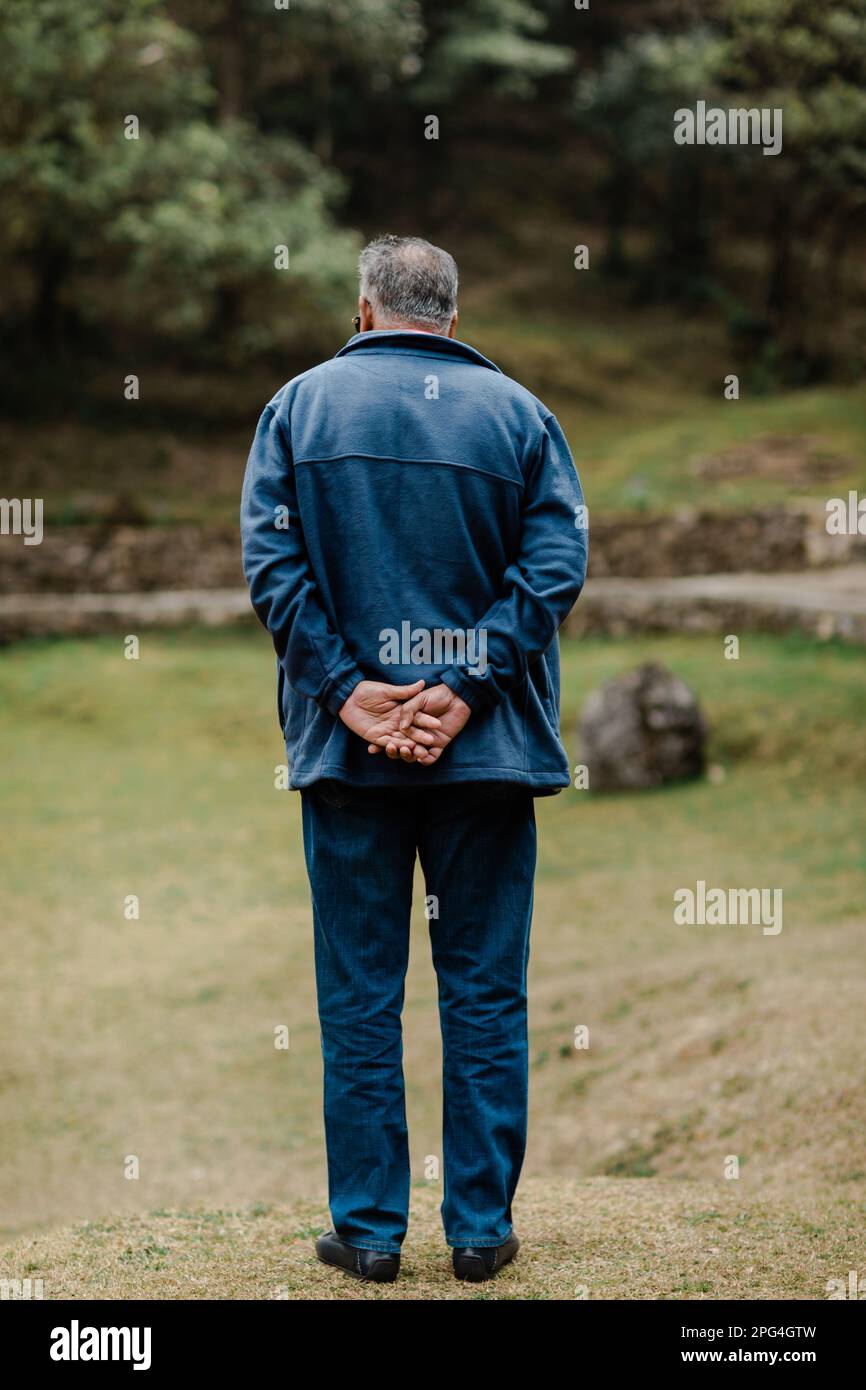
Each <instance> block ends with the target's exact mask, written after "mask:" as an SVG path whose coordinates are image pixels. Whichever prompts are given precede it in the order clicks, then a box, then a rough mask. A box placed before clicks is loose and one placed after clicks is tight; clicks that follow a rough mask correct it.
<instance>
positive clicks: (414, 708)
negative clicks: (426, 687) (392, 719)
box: [400, 690, 433, 729]
mask: <svg viewBox="0 0 866 1390" xmlns="http://www.w3.org/2000/svg"><path fill="white" fill-rule="evenodd" d="M425 695H426V691H423V690H422V691H421V693H420V695H415V696H414V697H413V699H411V700H407V701H406V703H405V704H404V706H403V708H402V709H401V710H400V728H401V729H408V727H409V725H410V724H411V723H412V722H413V720H414V719H415V716H416V714H418V713H419V712H420V711H421V710H422V709H423V708H424V698H425ZM428 717H429V718H432V717H433V716H432V715H431V716H428Z"/></svg>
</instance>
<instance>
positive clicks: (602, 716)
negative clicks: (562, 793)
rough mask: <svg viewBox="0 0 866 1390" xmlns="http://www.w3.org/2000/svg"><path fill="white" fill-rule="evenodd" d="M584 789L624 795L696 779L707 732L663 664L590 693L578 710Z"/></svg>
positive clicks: (680, 685) (692, 699) (690, 700)
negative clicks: (586, 775)
mask: <svg viewBox="0 0 866 1390" xmlns="http://www.w3.org/2000/svg"><path fill="white" fill-rule="evenodd" d="M580 733H581V743H582V754H581V760H582V762H583V763H585V765H586V766H587V768H588V769H589V788H590V791H630V790H641V789H643V788H646V787H660V786H663V785H664V784H665V783H667V782H679V781H683V780H685V779H687V778H694V777H700V776H701V775H702V773H703V771H704V755H705V745H706V736H707V728H706V722H705V720H704V717H703V715H702V714H701V711H700V708H699V706H698V702H697V700H696V698H695V696H694V694H693V693H692V691H691V690H690V689H689V687H688V686H687V685H686V683H685V681H682V680H680V678H679V677H678V676H675V675H674V674H673V672H672V671H669V670H668V669H667V668H666V667H665V666H661V665H659V664H657V663H654V662H648V663H647V664H646V665H644V666H639V667H638V668H637V669H636V670H634V671H629V672H627V674H626V675H624V676H619V677H618V678H617V679H616V680H611V681H608V682H607V683H606V684H605V685H603V686H602V687H601V689H600V690H594V691H593V692H592V694H591V695H589V696H588V697H587V699H586V701H585V702H584V706H583V710H582V711H581V720H580Z"/></svg>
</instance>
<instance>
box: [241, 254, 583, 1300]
mask: <svg viewBox="0 0 866 1390" xmlns="http://www.w3.org/2000/svg"><path fill="white" fill-rule="evenodd" d="M358 307H359V314H358V318H357V319H356V320H355V326H356V328H357V329H358V331H357V332H356V334H355V336H354V337H352V338H350V339H349V341H348V342H347V343H346V345H345V347H343V348H341V349H340V351H339V352H338V353H337V355H336V357H335V358H333V359H332V360H331V361H328V362H324V363H322V364H320V365H319V366H317V367H314V368H312V370H310V371H308V372H304V373H303V374H302V375H301V376H298V377H296V378H295V379H294V380H293V381H290V382H289V383H288V384H287V385H286V386H283V387H282V388H281V389H280V390H279V391H278V392H277V394H276V395H275V396H274V398H273V400H272V401H271V402H270V404H269V405H268V406H267V407H266V409H265V412H264V414H263V415H262V418H261V420H260V422H259V426H258V431H257V433H256V437H255V441H254V443H253V447H252V451H251V453H250V458H249V463H248V465H247V472H246V478H245V481H244V490H243V500H242V507H241V529H242V536H243V552H244V570H245V574H246V577H247V581H248V583H249V587H250V594H251V598H252V603H253V606H254V608H255V610H256V613H257V614H258V616H259V618H260V619H261V621H262V622H263V623H264V624H265V626H266V627H267V628H268V630H269V631H270V633H271V635H272V637H273V641H274V646H275V648H276V652H277V658H278V664H277V704H278V709H279V717H280V722H281V725H282V728H283V732H284V735H285V739H286V748H287V752H288V760H289V768H290V777H291V785H292V786H293V787H295V788H298V789H300V791H301V796H302V802H303V827H304V845H305V851H306V860H307V868H308V872H309V878H310V885H311V888H312V898H313V923H314V933H315V960H316V982H317V990H318V1007H319V1020H320V1025H321V1036H322V1053H323V1056H324V1077H325V1135H326V1143H327V1154H328V1180H329V1200H330V1207H331V1216H332V1220H333V1223H334V1230H333V1231H330V1232H328V1233H327V1234H326V1235H323V1236H321V1237H320V1238H319V1240H318V1241H317V1244H316V1250H317V1254H318V1256H319V1258H320V1259H321V1260H323V1261H324V1262H325V1263H327V1264H332V1265H335V1266H337V1267H339V1268H340V1269H343V1270H345V1271H346V1272H347V1273H349V1274H352V1275H354V1276H356V1277H357V1278H361V1279H371V1280H375V1281H378V1282H389V1281H391V1280H393V1279H395V1278H396V1277H397V1274H398V1271H399V1266H400V1248H401V1245H402V1242H403V1238H404V1236H405V1233H406V1224H407V1213H408V1204H409V1150H408V1138H407V1129H406V1113H405V1102H404V1088H403V1067H402V1033H401V1022H400V1019H401V1013H402V1007H403V994H404V979H405V974H406V967H407V963H408V956H409V919H410V912H411V905H412V880H413V873H414V866H415V858H416V855H417V856H418V858H419V860H420V864H421V869H422V871H423V875H424V881H425V885H426V895H425V915H426V917H427V919H428V921H429V924H430V941H431V947H432V955H433V965H434V967H435V970H436V975H437V980H438V987H439V1013H440V1022H441V1029H442V1047H443V1093H444V1106H443V1111H444V1113H443V1131H444V1132H443V1156H444V1169H445V1173H444V1195H443V1202H442V1218H443V1223H444V1227H445V1239H446V1241H447V1243H448V1245H449V1246H451V1247H452V1252H453V1253H452V1261H453V1269H454V1273H455V1274H456V1275H457V1277H458V1278H461V1279H470V1280H482V1279H487V1278H490V1277H491V1276H492V1275H493V1274H496V1273H497V1272H498V1271H499V1270H500V1269H502V1268H503V1266H504V1265H506V1264H507V1263H508V1262H509V1261H510V1260H511V1259H512V1258H513V1257H514V1255H515V1253H516V1251H517V1248H518V1240H517V1237H516V1235H515V1234H514V1231H513V1229H512V1217H511V1205H512V1199H513V1197H514V1193H515V1189H516V1186H517V1180H518V1177H519V1174H520V1169H521V1164H522V1161H523V1154H524V1148H525V1144H526V1106H527V1033H526V967H527V958H528V953H529V927H530V919H531V915H532V892H533V876H534V870H535V816H534V802H533V798H534V797H535V796H541V795H550V794H552V793H554V792H557V791H559V790H560V789H561V788H562V787H565V786H567V785H568V784H569V780H570V779H569V766H568V760H567V757H566V753H565V750H564V748H563V746H562V743H561V741H560V736H559V649H558V637H557V630H558V628H559V625H560V623H561V622H562V620H563V618H564V617H565V616H566V614H567V613H568V612H569V610H570V608H571V607H572V605H573V604H574V602H575V600H576V598H577V596H578V594H579V593H580V589H581V586H582V584H583V580H584V575H585V572H586V555H587V532H586V523H585V511H584V506H583V498H582V495H581V491H580V484H579V482H578V478H577V474H576V472H575V468H574V464H573V461H572V459H571V455H570V453H569V450H568V446H567V444H566V442H565V439H564V437H563V434H562V431H561V429H560V427H559V425H558V423H557V421H556V419H555V418H554V416H553V415H552V414H551V413H550V411H549V410H547V409H546V408H545V406H544V405H542V403H541V402H540V401H538V400H536V398H535V397H534V396H532V395H530V393H529V392H528V391H526V390H524V388H523V387H521V386H519V385H518V384H517V383H516V382H514V381H511V380H510V379H509V378H508V377H506V376H504V375H503V374H502V372H500V370H499V368H498V367H496V366H495V365H494V364H493V363H492V362H490V361H488V359H487V358H486V357H483V356H482V355H481V353H480V352H478V351H476V349H475V348H472V347H470V346H469V345H468V344H467V343H463V342H460V341H458V339H457V338H456V337H455V330H456V327H457V267H456V265H455V263H454V261H453V259H452V257H451V256H450V255H448V253H447V252H445V251H442V250H440V249H439V248H438V247H436V246H431V245H430V244H429V243H428V242H426V241H422V240H421V239H419V238H417V237H393V236H386V237H381V238H379V239H378V240H376V241H373V242H371V244H370V245H369V246H367V247H366V249H365V250H364V251H363V252H362V254H361V259H360V299H359V304H358Z"/></svg>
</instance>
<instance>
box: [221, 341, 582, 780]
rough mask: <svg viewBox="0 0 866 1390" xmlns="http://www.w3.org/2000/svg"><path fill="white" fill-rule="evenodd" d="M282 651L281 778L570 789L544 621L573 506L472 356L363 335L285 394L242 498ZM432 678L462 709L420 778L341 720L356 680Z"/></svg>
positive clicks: (552, 618) (571, 591) (576, 544)
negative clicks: (460, 720) (463, 715)
mask: <svg viewBox="0 0 866 1390" xmlns="http://www.w3.org/2000/svg"><path fill="white" fill-rule="evenodd" d="M241 534H242V540H243V559H244V573H245V574H246V578H247V582H248V584H249V588H250V596H251V598H252V603H253V607H254V608H255V611H256V613H257V614H258V616H259V618H260V619H261V621H262V622H263V623H264V625H265V626H266V627H267V628H268V630H269V631H270V633H271V636H272V637H273V642H274V647H275V648H276V652H277V660H278V678H277V707H278V712H279V718H280V724H281V727H282V729H283V733H284V735H285V739H286V750H287V754H288V762H289V771H290V785H291V786H292V787H305V786H308V785H309V784H310V783H312V782H315V781H317V780H318V779H319V778H323V777H333V778H338V779H340V780H342V781H344V782H349V783H351V784H353V785H356V786H363V785H370V786H395V787H404V786H421V785H425V786H432V785H434V784H441V783H444V782H469V781H473V782H474V781H507V782H519V783H522V784H524V785H526V786H529V787H532V788H534V789H536V790H537V791H552V790H555V789H558V788H560V787H564V786H567V785H568V783H569V766H568V759H567V757H566V753H565V749H564V748H563V746H562V742H561V740H560V736H559V646H558V637H557V630H558V628H559V625H560V623H561V622H562V620H563V619H564V618H565V616H566V614H567V613H568V612H569V610H570V608H571V607H572V605H573V604H574V602H575V600H576V598H577V596H578V594H579V593H580V590H581V587H582V585H583V581H584V577H585V574H586V561H587V529H586V518H585V509H584V505H583V496H582V493H581V489H580V483H579V481H578V477H577V473H576V471H575V467H574V463H573V460H572V458H571V454H570V453H569V449H568V445H567V444H566V441H565V438H564V436H563V433H562V430H561V429H560V427H559V424H558V423H557V421H556V419H555V417H554V416H553V415H552V414H551V413H550V411H549V410H547V409H546V408H545V406H543V405H542V404H541V402H540V401H538V400H536V398H535V397H534V396H532V395H531V394H530V393H529V392H528V391H526V390H524V388H523V387H522V386H519V385H518V384H517V383H516V382H514V381H511V380H510V379H509V378H508V377H506V376H504V375H503V373H502V372H501V371H500V370H499V368H498V367H496V366H495V365H494V364H493V363H492V362H489V361H488V360H487V358H485V357H482V355H481V354H480V353H479V352H476V351H475V349H474V348H472V347H469V346H468V344H466V343H461V342H458V341H456V340H455V339H451V338H444V337H440V336H438V335H436V334H432V333H410V332H402V331H396V332H385V331H380V332H371V333H358V334H356V335H355V336H354V337H353V338H350V340H349V342H348V343H347V344H346V345H345V347H343V348H341V349H340V351H339V352H338V353H337V355H336V357H334V358H333V359H332V360H331V361H328V362H323V363H322V364H320V365H319V366H317V367H313V368H312V369H311V370H310V371H308V372H304V373H303V374H302V375H301V376H298V377H295V379H294V380H293V381H290V382H288V383H287V385H285V386H283V387H282V388H281V389H280V390H279V391H278V392H277V394H276V395H275V396H274V398H273V400H272V401H271V402H270V404H269V405H268V406H267V407H266V409H265V411H264V414H263V415H262V418H261V420H260V421H259V426H258V430H257V432H256V437H255V440H254V442H253V446H252V450H251V452H250V457H249V462H248V464H247V471H246V476H245V479H244V487H243V498H242V503H241ZM365 677H366V678H367V679H372V680H384V681H387V682H388V683H389V684H394V685H403V684H406V685H408V684H411V682H413V681H416V680H418V679H419V677H423V678H424V679H425V681H426V682H427V684H428V685H432V684H435V683H436V682H438V681H440V680H441V681H444V682H445V683H446V684H447V685H450V686H451V688H452V690H455V691H456V692H457V693H458V694H459V695H460V696H462V698H463V699H464V700H466V702H467V703H468V704H469V705H470V706H471V708H472V711H473V712H472V715H471V716H470V718H469V720H468V722H467V724H466V726H465V728H464V729H463V730H462V732H461V733H460V734H459V735H458V736H457V738H456V739H455V740H454V742H453V743H451V744H450V745H449V746H448V748H447V749H446V750H445V751H444V753H443V754H442V756H441V757H440V758H439V760H438V762H436V763H435V764H433V765H432V766H430V767H424V766H422V765H420V764H406V763H403V762H395V761H392V760H391V759H389V758H387V757H386V756H385V755H384V753H380V754H379V755H378V756H373V755H371V754H369V753H368V752H367V747H366V744H365V743H364V741H363V740H362V739H361V738H359V737H358V735H357V734H354V733H352V732H350V730H349V729H348V728H346V726H345V725H344V724H343V723H342V721H341V720H340V719H339V718H338V717H337V715H338V711H339V709H340V707H341V705H342V704H343V702H344V701H345V700H346V699H347V698H348V696H349V695H350V694H351V692H352V690H353V689H354V687H355V685H356V684H357V683H358V681H360V680H363V679H364V678H365Z"/></svg>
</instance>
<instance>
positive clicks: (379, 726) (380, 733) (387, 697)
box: [340, 680, 472, 766]
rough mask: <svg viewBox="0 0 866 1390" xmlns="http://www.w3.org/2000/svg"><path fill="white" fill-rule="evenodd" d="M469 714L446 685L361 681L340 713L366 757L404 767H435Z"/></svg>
mask: <svg viewBox="0 0 866 1390" xmlns="http://www.w3.org/2000/svg"><path fill="white" fill-rule="evenodd" d="M471 713H472V711H471V709H470V708H469V706H468V705H467V703H466V701H465V700H461V698H460V696H459V695H455V693H454V691H453V690H452V689H451V687H450V686H448V685H442V684H439V685H431V686H428V687H425V685H424V682H423V680H417V681H415V682H414V684H413V685H385V684H384V683H383V682H382V681H360V682H359V684H358V685H356V686H355V689H354V690H353V691H352V693H351V695H350V696H349V698H348V700H347V701H346V703H345V704H344V705H343V707H342V709H341V710H340V718H341V719H342V721H343V723H344V724H345V725H346V727H347V728H349V729H351V730H352V732H353V733H355V734H358V735H359V736H360V737H361V738H363V739H365V740H366V743H367V752H368V753H381V752H382V751H383V750H384V752H385V753H386V754H387V756H388V757H389V758H400V759H401V760H402V761H403V762H404V763H423V764H424V765H425V766H428V765H429V764H431V763H435V762H436V760H437V759H438V758H439V757H440V756H441V754H442V752H443V750H444V749H445V748H447V747H448V744H449V743H450V742H451V740H452V739H454V738H456V737H457V735H458V734H459V733H460V730H461V729H462V728H463V726H464V724H465V723H466V721H467V719H468V718H469V716H470V714H471Z"/></svg>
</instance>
